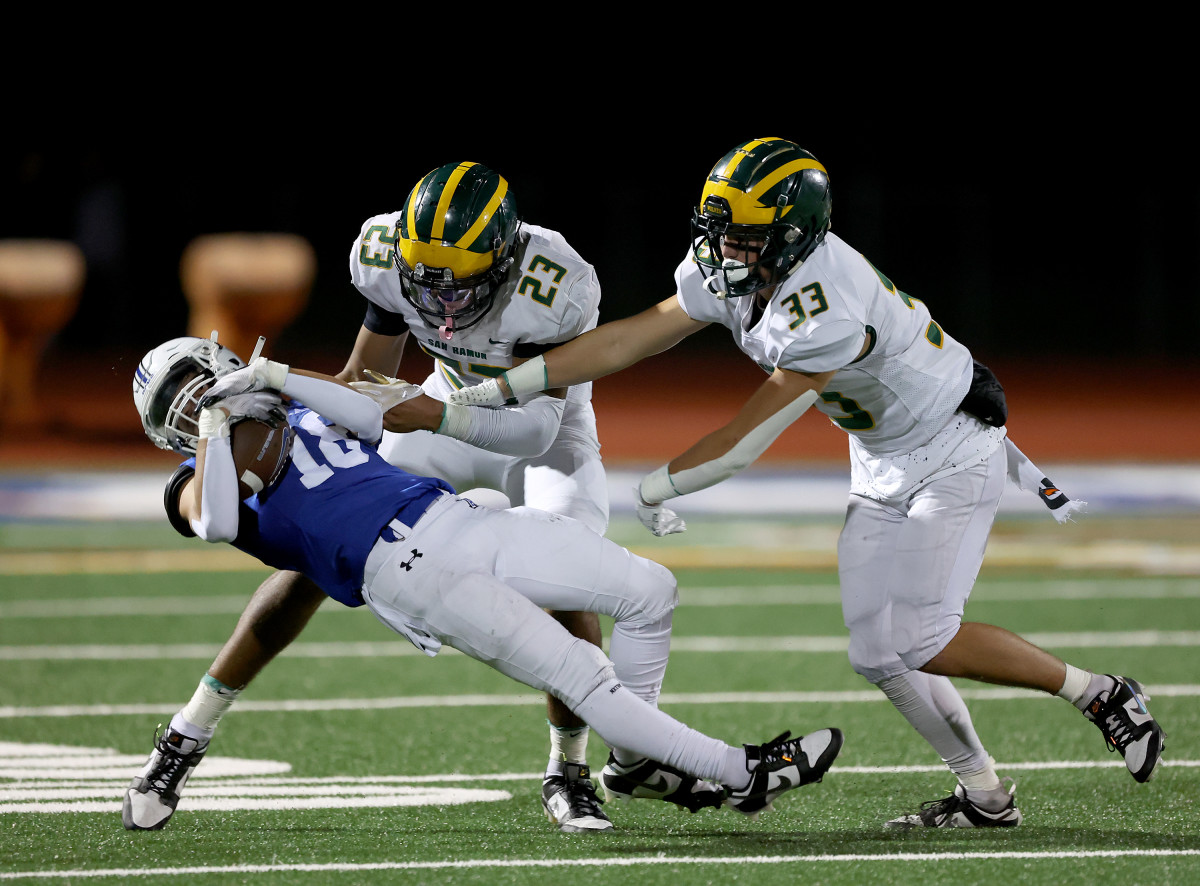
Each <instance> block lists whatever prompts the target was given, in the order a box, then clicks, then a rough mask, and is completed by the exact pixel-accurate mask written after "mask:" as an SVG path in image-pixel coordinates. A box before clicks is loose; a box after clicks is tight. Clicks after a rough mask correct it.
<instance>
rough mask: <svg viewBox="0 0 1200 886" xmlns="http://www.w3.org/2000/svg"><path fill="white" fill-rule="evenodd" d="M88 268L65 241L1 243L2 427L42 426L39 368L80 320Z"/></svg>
mask: <svg viewBox="0 0 1200 886" xmlns="http://www.w3.org/2000/svg"><path fill="white" fill-rule="evenodd" d="M86 267H87V263H86V261H85V260H84V257H83V252H82V251H81V250H80V249H79V247H77V246H76V245H75V244H74V243H70V242H68V241H65V240H3V241H0V425H4V426H5V427H8V428H18V427H20V428H29V427H34V426H36V425H39V424H41V422H42V415H41V408H40V407H39V405H38V398H37V397H36V396H35V393H34V391H35V386H34V380H35V378H36V377H37V370H38V366H39V364H40V363H41V359H42V355H43V353H44V352H45V350H46V346H47V345H48V344H49V342H50V339H51V338H53V336H54V335H55V334H57V333H58V332H59V331H60V330H62V328H63V327H64V326H66V325H67V323H68V322H69V321H70V320H71V318H72V317H73V316H75V311H76V309H77V308H78V307H79V297H80V294H81V293H82V292H83V282H84V278H85V276H86Z"/></svg>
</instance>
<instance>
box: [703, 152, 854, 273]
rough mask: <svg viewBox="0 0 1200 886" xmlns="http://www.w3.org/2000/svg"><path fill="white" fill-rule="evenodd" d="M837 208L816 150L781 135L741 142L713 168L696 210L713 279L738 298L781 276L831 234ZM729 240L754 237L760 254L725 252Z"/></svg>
mask: <svg viewBox="0 0 1200 886" xmlns="http://www.w3.org/2000/svg"><path fill="white" fill-rule="evenodd" d="M831 209H832V203H831V200H830V192H829V173H828V172H826V171H825V167H824V166H822V165H821V163H820V161H818V160H817V158H816V157H814V156H813V155H812V154H810V153H809V152H808V151H806V150H804V149H803V148H801V147H800V146H799V145H797V144H794V143H793V142H790V141H786V140H784V139H781V138H762V139H753V140H752V141H748V142H743V143H742V144H739V145H738V146H737V147H735V148H733V149H732V150H731V151H729V152H728V153H727V154H726V155H725V156H724V157H722V158H721V159H720V160H718V161H717V164H716V165H715V166H714V167H713V168H712V171H711V172H710V173H709V174H708V179H707V180H706V181H705V183H704V191H703V193H702V194H701V196H700V205H699V207H698V208H697V209H696V210H695V211H694V212H693V215H692V231H693V239H694V246H693V253H694V255H695V258H696V261H697V263H698V264H699V265H700V267H701V269H702V270H703V271H704V273H705V275H706V276H708V278H709V279H708V280H707V281H706V283H705V285H706V286H708V287H709V288H710V290H712V291H714V292H717V293H719V294H721V296H722V297H725V296H735V297H736V296H742V295H749V294H750V293H752V292H757V291H758V290H760V289H763V288H765V287H767V286H773V285H775V284H776V283H778V282H780V281H781V280H782V279H783V278H784V277H786V276H787V275H788V274H789V273H791V271H792V270H793V269H794V268H795V267H796V266H797V265H798V264H799V263H800V262H802V261H804V260H805V259H806V258H808V256H809V255H811V254H812V251H813V250H814V249H816V248H817V245H818V244H819V243H820V242H821V240H823V239H824V237H825V234H826V232H827V231H828V230H829V216H830V211H831ZM726 238H736V239H737V240H738V241H742V242H752V243H754V244H755V245H756V247H757V248H758V258H757V260H756V261H753V262H741V261H734V260H731V259H727V258H725V257H724V255H723V252H722V245H723V244H724V242H725V240H726Z"/></svg>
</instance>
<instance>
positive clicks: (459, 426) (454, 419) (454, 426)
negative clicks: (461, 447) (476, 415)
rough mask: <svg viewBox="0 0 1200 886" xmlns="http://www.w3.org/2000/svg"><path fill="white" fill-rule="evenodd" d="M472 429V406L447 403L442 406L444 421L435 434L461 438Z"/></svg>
mask: <svg viewBox="0 0 1200 886" xmlns="http://www.w3.org/2000/svg"><path fill="white" fill-rule="evenodd" d="M470 430H471V407H470V406H455V405H454V404H452V403H446V404H443V406H442V423H441V424H440V425H438V429H437V430H436V431H434V433H435V434H442V435H443V436H446V437H453V438H454V439H456V440H461V439H462V438H463V436H465V435H466V434H467V433H469V432H470Z"/></svg>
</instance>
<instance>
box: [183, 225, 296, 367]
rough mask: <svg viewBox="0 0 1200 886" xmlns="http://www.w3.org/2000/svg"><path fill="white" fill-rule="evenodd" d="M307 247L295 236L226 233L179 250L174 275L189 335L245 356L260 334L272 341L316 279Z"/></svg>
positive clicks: (286, 323) (294, 316) (291, 319)
mask: <svg viewBox="0 0 1200 886" xmlns="http://www.w3.org/2000/svg"><path fill="white" fill-rule="evenodd" d="M316 270H317V259H316V253H315V252H314V250H313V248H312V245H311V244H310V243H309V242H308V241H307V240H305V239H304V238H303V237H300V236H298V235H295V234H272V233H258V234H247V233H225V234H206V235H204V236H201V237H197V238H196V239H194V240H193V241H192V242H191V243H189V244H188V246H187V248H186V249H185V250H184V251H183V257H182V258H181V260H180V264H179V277H180V282H181V284H182V286H183V294H184V296H185V297H186V298H187V301H188V308H189V314H188V335H192V336H196V337H197V338H207V337H208V335H209V334H210V333H211V332H212V330H214V329H216V330H218V331H219V332H220V335H221V344H223V345H225V346H226V347H228V348H229V349H230V350H232V351H233V352H234V353H235V354H248V353H249V352H250V350H251V349H252V348H253V347H254V344H255V341H256V340H257V339H258V337H259V336H260V335H265V336H266V337H267V338H277V337H278V335H279V333H280V332H281V331H282V330H283V329H284V328H285V327H286V326H287V325H288V324H289V323H291V322H292V321H293V320H295V319H296V317H298V316H299V315H300V312H301V311H302V310H303V309H304V307H305V306H306V305H307V304H308V296H309V293H310V292H311V290H312V284H313V279H314V278H315V277H316Z"/></svg>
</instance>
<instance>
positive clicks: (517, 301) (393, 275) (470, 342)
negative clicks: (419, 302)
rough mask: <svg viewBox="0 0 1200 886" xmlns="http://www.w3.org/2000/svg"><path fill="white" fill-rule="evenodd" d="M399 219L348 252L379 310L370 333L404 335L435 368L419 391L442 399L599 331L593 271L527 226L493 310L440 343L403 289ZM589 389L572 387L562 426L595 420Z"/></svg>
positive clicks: (354, 275)
mask: <svg viewBox="0 0 1200 886" xmlns="http://www.w3.org/2000/svg"><path fill="white" fill-rule="evenodd" d="M399 217H400V213H399V212H391V213H386V214H384V215H377V216H374V217H373V218H369V219H367V221H366V223H365V224H364V225H363V227H362V231H361V233H360V236H359V239H358V241H357V243H356V244H355V245H354V247H353V248H352V250H351V253H350V277H351V279H352V280H353V282H354V285H355V286H356V287H357V288H358V289H359V291H360V292H362V294H363V295H364V296H366V298H367V300H368V301H370V302H371V304H372V305H374V306H375V307H377V308H380V309H382V311H376V312H373V314H372V317H370V318H368V324H370V322H372V321H373V322H375V323H376V324H377V326H378V328H374V329H372V330H371V331H373V332H378V333H381V334H384V335H399V334H400V333H402V332H404V331H405V328H407V329H408V330H409V331H410V332H411V333H412V337H413V339H414V340H415V341H416V343H417V344H418V345H419V346H420V347H421V349H422V350H423V351H425V352H426V353H427V354H429V356H431V357H433V358H434V359H435V360H436V361H437V363H436V368H435V370H434V372H433V373H432V374H431V375H430V376H429V377H428V378H427V379H426V380H425V381H424V382H423V383H422V385H421V386H422V388H424V390H425V393H426V394H428V395H429V396H431V397H436V398H438V399H440V400H445V398H446V397H447V396H448V395H449V394H450V392H451V391H455V390H458V389H459V388H462V387H466V386H468V385H473V384H477V383H479V382H481V381H483V380H484V379H487V378H495V377H496V376H498V375H499V374H500V373H501V372H503V371H504V370H506V369H511V368H512V367H513V365H514V363H513V361H514V358H515V359H517V360H522V359H528V358H530V357H535V356H537V355H538V354H542V353H544V352H545V351H547V350H549V348H550V347H551V346H552V345H554V344H559V343H562V342H566V341H570V340H571V339H572V338H575V337H576V336H578V335H580V334H581V333H583V332H586V331H587V330H589V329H591V328H593V327H594V326H595V325H596V322H597V320H598V318H599V310H600V308H599V305H600V285H599V283H598V282H597V280H596V274H595V271H594V270H593V268H592V266H591V265H589V264H588V263H587V262H585V261H584V260H583V259H582V258H581V257H580V256H579V254H578V253H576V252H575V250H574V249H572V248H571V246H570V245H569V244H568V243H567V241H566V240H565V239H564V238H563V237H562V235H561V234H559V233H557V232H555V231H551V230H547V229H546V228H541V227H538V226H537V225H531V224H527V223H522V225H521V229H520V232H519V233H518V235H517V247H516V252H515V261H514V264H513V268H512V270H511V271H509V274H508V278H507V279H506V280H505V282H504V284H503V285H502V286H501V287H500V288H499V291H498V292H497V293H496V300H495V304H494V305H493V306H492V308H491V310H490V311H488V312H487V314H486V315H485V316H484V317H483V319H482V320H480V321H479V322H478V323H476V324H474V325H473V326H470V327H467V328H465V329H456V330H455V331H454V335H453V337H452V338H451V339H450V340H449V341H443V340H442V339H441V337H440V336H439V335H438V330H437V329H435V328H433V327H431V326H429V325H427V324H426V323H425V321H424V320H422V318H421V317H420V315H419V314H418V313H417V311H416V309H415V308H414V307H413V306H412V305H411V304H410V303H409V302H408V300H407V299H405V298H404V295H403V294H402V292H401V290H400V279H399V276H398V274H397V272H396V269H395V266H394V261H395V259H394V255H393V244H394V243H395V240H396V222H397V220H398V219H399ZM397 315H398V316H397ZM591 389H592V386H591V383H590V382H588V383H586V384H581V385H575V386H573V387H572V388H571V390H570V392H569V393H568V396H567V404H566V409H565V412H564V415H563V425H564V426H567V425H571V424H574V423H575V422H576V421H578V420H579V418H578V416H579V413H580V412H581V411H586V412H587V413H588V414H589V416H590V412H591V409H590V406H589V402H590V399H591Z"/></svg>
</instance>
